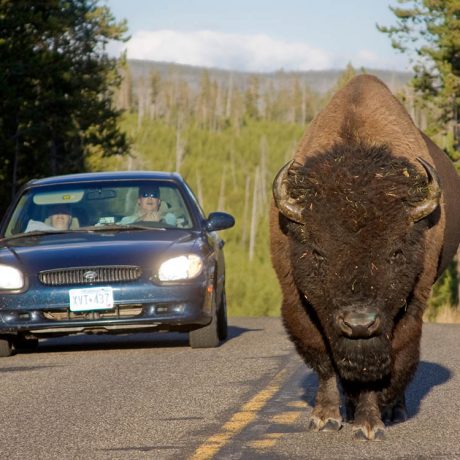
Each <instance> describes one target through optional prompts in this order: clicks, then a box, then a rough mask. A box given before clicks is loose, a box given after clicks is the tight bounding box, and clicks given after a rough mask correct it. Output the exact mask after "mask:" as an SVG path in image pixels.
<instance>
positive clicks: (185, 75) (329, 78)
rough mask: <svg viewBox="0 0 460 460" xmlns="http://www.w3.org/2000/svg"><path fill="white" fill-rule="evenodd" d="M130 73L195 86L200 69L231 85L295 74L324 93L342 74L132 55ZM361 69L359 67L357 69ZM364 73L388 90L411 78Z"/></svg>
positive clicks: (135, 78)
mask: <svg viewBox="0 0 460 460" xmlns="http://www.w3.org/2000/svg"><path fill="white" fill-rule="evenodd" d="M128 64H129V67H130V70H131V74H132V77H133V82H134V85H136V82H137V81H139V79H140V78H144V79H146V78H148V76H149V75H150V73H151V72H153V71H155V72H158V73H159V74H160V75H161V77H162V79H163V78H164V79H167V78H168V77H170V78H174V77H180V78H181V79H185V80H186V81H187V82H188V83H189V84H190V85H191V86H192V87H198V85H199V82H200V79H201V77H202V75H203V72H204V71H207V72H208V74H209V76H210V77H211V78H212V79H213V80H215V81H217V82H218V83H220V84H222V85H223V86H226V85H227V84H228V83H229V82H230V81H231V82H232V85H233V86H237V87H240V88H241V89H245V88H246V86H247V84H248V81H249V77H251V76H254V75H256V76H258V77H259V78H260V79H261V80H262V81H264V82H265V83H267V84H269V83H270V81H276V82H283V81H284V80H291V79H293V78H297V79H298V80H300V81H301V82H304V83H306V84H307V85H308V86H309V87H310V88H311V89H312V90H313V91H315V92H317V93H319V94H324V93H325V92H327V91H328V90H329V89H331V88H332V87H333V86H334V84H335V83H336V81H337V78H338V77H339V76H340V75H341V74H342V72H343V71H344V69H333V70H311V71H305V72H285V71H277V72H272V73H247V72H237V71H229V70H222V69H214V68H205V67H195V66H190V65H182V64H173V63H165V62H156V61H141V60H136V59H130V60H128ZM359 70H361V69H359ZM364 70H365V72H366V73H369V74H373V75H376V76H377V77H379V78H380V79H381V80H383V81H384V82H385V83H386V84H387V85H388V87H389V88H390V90H391V91H392V92H395V91H398V90H400V89H401V88H402V87H403V86H404V85H406V83H407V82H408V81H409V80H410V79H411V78H412V74H411V73H410V72H398V71H390V70H380V69H364Z"/></svg>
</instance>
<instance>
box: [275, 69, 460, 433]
mask: <svg viewBox="0 0 460 460" xmlns="http://www.w3.org/2000/svg"><path fill="white" fill-rule="evenodd" d="M402 127H403V128H402ZM325 133H326V134H325ZM382 133H383V134H384V135H383V134H382ZM372 136H374V137H375V139H378V140H377V141H375V140H374V139H373V137H372ZM385 136H387V138H388V140H389V141H390V142H389V143H386V142H385V141H382V137H383V138H385ZM391 136H393V138H392V137H391ZM398 136H399V137H398ZM334 139H335V141H334ZM411 142H412V143H415V144H416V145H417V148H416V149H414V150H415V151H414V150H412V151H411V148H413V146H412V144H411ZM423 145H425V144H423V138H422V136H421V135H420V133H419V131H418V130H417V128H415V126H414V125H413V124H412V122H411V120H410V118H409V117H408V115H407V113H406V112H405V111H404V109H403V108H402V107H401V106H400V104H399V102H397V101H396V99H395V98H393V96H392V95H391V93H390V92H389V91H388V89H387V88H386V87H385V86H384V85H383V84H382V83H381V82H380V81H378V80H377V79H376V78H375V77H371V76H359V77H356V78H355V79H353V80H352V81H351V82H350V83H349V84H348V86H346V87H345V88H344V89H342V90H341V91H340V92H339V93H338V94H337V95H336V96H335V97H334V98H333V99H332V101H331V102H330V104H329V105H328V106H327V107H326V109H325V110H324V112H323V113H321V114H320V115H318V117H317V119H315V120H314V122H313V123H312V128H311V132H310V133H307V135H306V137H305V138H304V139H303V140H302V142H301V144H300V146H299V150H298V151H297V153H296V156H295V161H294V162H292V163H291V164H288V165H286V167H285V168H283V169H282V170H281V171H280V173H279V174H278V175H277V177H276V178H275V181H274V186H273V193H274V203H273V204H272V209H271V216H270V218H271V222H270V226H271V230H270V233H271V237H270V244H271V252H272V261H273V266H274V268H275V271H276V273H277V276H278V279H279V282H280V285H281V289H282V293H283V304H282V317H283V323H284V326H285V328H286V331H287V332H288V334H289V336H290V338H291V340H292V341H293V342H294V344H295V346H296V349H297V351H298V353H299V354H300V355H301V356H302V357H303V359H304V361H305V362H306V363H307V364H308V365H310V366H311V367H313V369H314V370H315V371H316V372H317V373H318V375H319V388H318V393H317V397H316V403H315V407H314V409H313V412H312V415H311V418H310V424H309V427H310V428H311V429H314V430H317V431H331V430H338V429H340V427H341V423H342V417H341V414H340V408H339V404H340V396H339V389H338V388H339V387H340V388H341V389H342V391H343V392H344V396H345V401H346V406H347V415H348V416H349V417H350V418H352V419H354V427H353V435H354V437H355V438H356V439H366V440H367V439H370V440H374V439H377V440H378V439H382V438H383V433H384V424H383V422H382V418H384V419H386V418H388V419H389V420H393V421H401V420H404V419H405V418H406V411H405V404H404V390H405V388H406V386H407V384H408V382H409V381H410V379H411V378H412V376H413V374H414V372H415V369H416V367H417V363H418V360H419V344H420V336H421V325H422V315H423V311H424V308H425V306H426V302H427V298H428V295H429V291H430V288H431V285H432V283H433V282H434V279H435V277H436V271H437V267H438V265H437V264H438V261H439V256H440V253H441V248H442V239H443V235H444V234H443V231H444V228H445V225H446V224H445V217H444V215H443V214H442V213H443V212H444V211H442V210H441V209H440V207H439V203H440V200H442V199H444V198H442V197H441V187H440V181H439V178H438V177H437V174H436V172H435V170H434V168H433V166H432V162H431V164H430V161H428V159H429V158H430V157H429V154H428V153H427V152H428V150H427V149H426V148H425V150H422V152H420V148H421V147H420V146H423ZM430 148H432V147H430ZM395 150H396V151H395ZM405 152H408V153H407V154H406V153H405ZM422 153H423V154H422ZM444 167H445V165H444ZM449 168H452V165H448V166H447V168H446V169H445V170H449ZM449 174H450V173H449ZM452 174H453V175H451V178H452V177H454V179H452V183H453V184H454V186H455V187H456V190H457V193H459V192H460V183H459V182H458V180H457V177H456V176H455V174H454V172H453V173H452ZM443 193H444V191H443ZM451 228H454V227H451ZM458 236H459V235H458V232H457V235H456V238H457V243H458ZM453 247H456V246H455V244H454V245H453ZM287 254H288V255H289V257H286V255H287ZM449 255H450V257H452V255H453V254H449Z"/></svg>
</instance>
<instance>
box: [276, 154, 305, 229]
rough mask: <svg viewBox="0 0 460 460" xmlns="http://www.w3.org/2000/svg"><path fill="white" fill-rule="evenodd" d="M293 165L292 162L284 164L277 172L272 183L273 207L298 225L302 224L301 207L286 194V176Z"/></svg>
mask: <svg viewBox="0 0 460 460" xmlns="http://www.w3.org/2000/svg"><path fill="white" fill-rule="evenodd" d="M293 163H294V160H292V161H289V162H288V163H286V164H285V165H284V166H283V167H282V168H281V169H280V170H279V172H278V174H277V175H276V177H275V180H274V181H273V198H274V199H275V205H276V207H277V208H278V209H279V211H280V212H281V214H283V215H284V216H286V217H287V218H288V219H291V220H293V221H294V222H297V223H299V224H301V223H302V207H301V206H299V204H298V203H296V201H295V200H293V199H292V198H291V197H290V196H289V194H288V192H287V187H286V184H287V175H288V171H289V168H290V167H291V165H292V164H293Z"/></svg>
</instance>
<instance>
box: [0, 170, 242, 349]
mask: <svg viewBox="0 0 460 460" xmlns="http://www.w3.org/2000/svg"><path fill="white" fill-rule="evenodd" d="M233 225H234V219H233V217H232V216H230V215H229V214H226V213H223V212H214V213H211V214H210V215H209V216H208V217H206V216H205V215H204V214H203V211H202V210H201V208H200V205H199V204H198V201H197V199H196V198H195V196H194V195H193V193H192V191H191V190H190V188H189V187H188V185H187V184H186V183H185V181H184V180H183V179H182V177H181V176H180V175H178V174H175V173H159V172H114V173H89V174H75V175H67V176H58V177H51V178H47V179H40V180H35V181H31V182H29V183H28V184H27V185H26V186H24V187H23V189H22V190H21V191H20V192H19V194H18V196H17V197H16V199H15V201H14V202H13V203H12V205H11V207H10V209H9V210H8V212H7V213H6V215H5V217H4V219H3V221H2V225H1V230H0V237H1V240H0V356H9V355H11V354H12V353H13V352H14V349H15V348H20V347H34V346H36V345H37V344H38V339H40V338H43V337H53V336H62V335H68V334H85V333H86V334H95V333H128V332H145V331H179V332H187V333H189V342H190V345H191V346H192V347H193V348H201V347H216V346H218V345H219V343H220V341H221V340H224V339H225V338H226V335H227V312H226V298H225V266H224V256H223V251H222V247H223V244H224V243H223V241H222V240H221V239H220V238H219V236H218V234H217V233H216V231H218V230H223V229H226V228H229V227H232V226H233Z"/></svg>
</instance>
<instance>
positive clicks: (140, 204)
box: [119, 185, 176, 226]
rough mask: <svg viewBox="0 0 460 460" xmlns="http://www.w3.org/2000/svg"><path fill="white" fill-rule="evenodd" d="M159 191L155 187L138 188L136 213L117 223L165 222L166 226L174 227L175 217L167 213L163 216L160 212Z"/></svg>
mask: <svg viewBox="0 0 460 460" xmlns="http://www.w3.org/2000/svg"><path fill="white" fill-rule="evenodd" d="M160 205H161V199H160V190H159V189H158V187H157V186H154V185H149V186H144V187H140V188H139V196H138V199H137V211H136V213H135V214H133V215H132V216H126V217H123V218H122V219H121V221H120V222H119V223H120V224H121V225H126V224H132V223H134V222H165V223H166V224H168V225H172V226H175V225H176V216H175V215H174V214H173V213H171V212H168V213H166V214H165V215H163V214H162V212H161V211H160Z"/></svg>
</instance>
